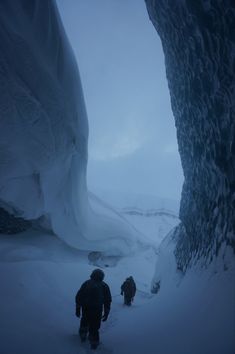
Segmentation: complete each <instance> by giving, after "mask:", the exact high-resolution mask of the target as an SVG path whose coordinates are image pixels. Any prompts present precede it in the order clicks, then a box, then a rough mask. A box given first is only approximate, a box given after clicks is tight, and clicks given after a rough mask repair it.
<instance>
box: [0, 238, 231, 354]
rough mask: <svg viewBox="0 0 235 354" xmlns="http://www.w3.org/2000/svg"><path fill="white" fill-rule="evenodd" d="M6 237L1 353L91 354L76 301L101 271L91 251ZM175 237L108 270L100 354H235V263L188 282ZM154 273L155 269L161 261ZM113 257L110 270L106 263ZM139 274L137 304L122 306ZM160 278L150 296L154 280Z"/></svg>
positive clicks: (1, 256)
mask: <svg viewBox="0 0 235 354" xmlns="http://www.w3.org/2000/svg"><path fill="white" fill-rule="evenodd" d="M28 232H29V231H28ZM28 232H25V233H22V234H18V235H17V236H12V237H9V236H8V235H5V236H4V235H1V238H0V260H1V262H0V282H1V292H0V302H1V304H2V306H1V307H0V352H1V353H4V354H13V353H14V354H22V353H24V354H41V353H42V352H43V353H45V354H46V353H48V354H62V353H63V354H64V353H66V354H67V353H70V354H75V353H76V354H77V353H79V354H87V353H90V350H89V347H88V345H81V343H80V341H79V338H78V335H77V330H78V325H79V320H78V319H77V318H76V317H75V314H74V312H75V306H74V296H75V294H76V291H77V289H78V288H79V287H80V285H81V283H82V282H83V281H84V280H86V279H87V278H88V277H89V275H90V273H91V271H92V270H93V269H94V268H95V267H94V265H92V264H91V263H90V262H89V260H88V252H85V251H79V250H76V249H73V248H71V247H69V246H67V245H66V244H65V243H64V242H63V241H61V240H59V239H58V238H56V237H55V236H53V235H48V234H41V233H38V232H36V231H30V235H29V234H28ZM174 248H175V241H174V239H173V240H172V234H169V235H168V237H167V238H166V239H165V240H164V241H163V243H162V245H161V247H160V249H159V251H158V254H157V255H156V252H155V250H154V248H153V247H143V249H142V250H139V251H138V252H137V253H135V254H133V255H132V256H129V257H124V258H121V259H120V260H119V262H118V263H116V265H115V266H114V267H112V266H109V267H107V266H106V267H105V268H104V271H105V274H106V277H105V280H106V282H107V283H108V284H109V285H110V288H111V292H112V296H113V303H112V309H111V313H110V316H109V319H108V321H107V322H106V323H103V324H102V328H101V340H102V344H101V346H100V348H99V349H98V353H101V354H102V353H103V354H105V353H113V354H129V353H133V354H146V353H147V354H156V353H159V354H172V353H174V354H188V353H190V354H221V353H223V354H233V353H234V349H235V342H234V340H235V337H234V334H235V331H234V329H235V318H234V310H235V284H234V279H235V277H234V275H235V265H234V259H233V258H232V254H231V257H230V255H229V253H228V252H227V258H226V259H222V257H218V258H217V261H216V262H213V263H212V264H211V265H210V267H209V268H208V269H207V270H205V269H204V270H202V269H201V268H200V267H199V266H198V265H197V267H192V268H191V269H190V270H188V272H187V273H186V275H185V276H184V277H182V274H181V273H180V272H178V271H177V270H176V263H175V258H174V255H173V250H174ZM156 258H157V264H156V271H155V273H154V266H155V263H156ZM108 261H109V260H108V257H107V262H106V265H108ZM129 275H132V276H134V279H135V280H136V284H137V295H136V297H135V300H134V303H133V306H132V307H131V308H126V307H124V306H123V298H122V297H121V296H120V285H121V283H122V281H123V280H124V279H125V278H126V277H127V276H129ZM152 279H153V282H155V281H159V280H160V292H158V293H157V294H152V293H151V291H150V284H151V280H152Z"/></svg>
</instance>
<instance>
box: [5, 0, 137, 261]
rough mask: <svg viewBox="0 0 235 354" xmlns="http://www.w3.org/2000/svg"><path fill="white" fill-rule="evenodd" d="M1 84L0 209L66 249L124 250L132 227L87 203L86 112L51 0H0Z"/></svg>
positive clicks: (127, 249)
mask: <svg viewBox="0 0 235 354" xmlns="http://www.w3.org/2000/svg"><path fill="white" fill-rule="evenodd" d="M0 83H1V85H0V116H1V120H0V138H1V140H0V141H1V142H0V204H1V205H2V206H3V205H4V206H6V205H7V207H8V210H10V211H11V213H14V214H15V215H19V216H21V217H23V218H25V219H29V220H32V219H38V218H40V217H46V218H47V220H48V221H49V222H50V223H51V227H52V229H53V231H54V232H55V233H56V234H57V235H59V236H60V237H61V238H62V239H64V240H65V241H66V242H67V243H69V244H70V245H72V246H75V247H78V248H80V249H87V250H97V251H103V252H105V253H108V254H125V253H129V252H130V251H131V250H132V249H133V247H134V242H133V240H134V238H135V236H134V231H133V230H132V229H131V227H129V225H127V224H126V223H125V222H124V221H122V220H121V219H120V220H117V219H116V220H113V219H112V218H110V217H105V216H104V215H103V216H102V215H101V214H99V213H96V214H95V213H94V212H93V211H92V209H91V207H90V204H89V201H88V195H87V186H86V166H87V140H88V122H87V114H86V109H85V104H84V98H83V92H82V87H81V82H80V78H79V72H78V68H77V64H76V61H75V58H74V55H73V52H72V50H71V47H70V45H69V43H68V40H67V37H66V35H65V31H64V29H63V26H62V23H61V20H60V17H59V14H58V11H57V8H56V5H55V2H54V1H52V0H44V1H41V0H30V1H26V0H17V1H15V0H7V1H5V0H4V1H1V3H0Z"/></svg>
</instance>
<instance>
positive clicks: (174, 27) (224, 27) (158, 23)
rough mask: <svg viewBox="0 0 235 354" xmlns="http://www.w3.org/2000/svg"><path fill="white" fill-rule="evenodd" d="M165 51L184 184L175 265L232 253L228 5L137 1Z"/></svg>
mask: <svg viewBox="0 0 235 354" xmlns="http://www.w3.org/2000/svg"><path fill="white" fill-rule="evenodd" d="M145 1H146V5H147V9H148V13H149V16H150V19H151V21H152V23H153V25H154V26H155V28H156V30H157V31H158V33H159V35H160V38H161V41H162V45H163V50H164V54H165V64H166V74H167V79H168V85H169V90H170V95H171V104H172V110H173V113H174V116H175V124H176V129H177V138H178V144H179V152H180V156H181V161H182V166H183V171H184V176H185V182H184V186H183V191H182V200H181V208H180V218H181V220H182V224H181V226H180V231H181V232H180V233H179V235H180V236H179V239H178V242H177V245H176V250H175V254H176V258H177V263H178V267H179V268H180V269H182V270H185V269H186V267H187V265H188V264H189V262H190V261H191V259H192V258H195V257H196V258H201V257H204V258H205V259H206V260H210V259H211V258H212V257H213V255H215V254H218V252H219V250H220V249H222V248H223V247H224V246H223V245H230V246H231V247H232V248H233V250H234V251H235V240H234V237H235V236H234V235H235V79H234V74H235V31H234V29H235V26H234V24H235V6H234V1H232V0H224V1H219V0H213V1H212V0H197V1H195V0H179V1H175V0H168V1H166V0H145Z"/></svg>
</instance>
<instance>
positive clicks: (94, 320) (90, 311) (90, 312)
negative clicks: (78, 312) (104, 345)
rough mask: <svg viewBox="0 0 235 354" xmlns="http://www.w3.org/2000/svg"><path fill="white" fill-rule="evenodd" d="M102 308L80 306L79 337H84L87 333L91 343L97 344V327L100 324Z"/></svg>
mask: <svg viewBox="0 0 235 354" xmlns="http://www.w3.org/2000/svg"><path fill="white" fill-rule="evenodd" d="M101 317H102V309H99V308H82V318H81V321H80V328H79V334H80V337H81V339H85V338H86V337H87V334H89V336H88V338H89V341H90V343H91V344H99V341H100V338H99V329H100V324H101Z"/></svg>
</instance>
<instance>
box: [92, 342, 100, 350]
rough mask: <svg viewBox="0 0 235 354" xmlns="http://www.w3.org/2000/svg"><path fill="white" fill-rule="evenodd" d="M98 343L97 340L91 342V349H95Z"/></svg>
mask: <svg viewBox="0 0 235 354" xmlns="http://www.w3.org/2000/svg"><path fill="white" fill-rule="evenodd" d="M98 345H99V342H91V349H93V350H95V349H97V347H98Z"/></svg>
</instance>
